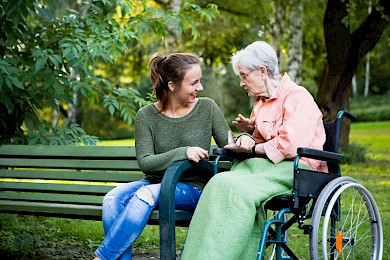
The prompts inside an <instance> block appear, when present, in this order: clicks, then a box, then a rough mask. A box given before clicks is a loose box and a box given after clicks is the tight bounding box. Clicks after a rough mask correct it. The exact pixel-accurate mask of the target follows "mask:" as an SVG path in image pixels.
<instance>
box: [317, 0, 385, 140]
mask: <svg viewBox="0 0 390 260" xmlns="http://www.w3.org/2000/svg"><path fill="white" fill-rule="evenodd" d="M348 4H349V1H343V0H328V4H327V8H326V11H325V17H324V33H325V42H326V47H327V61H328V63H327V65H326V67H325V69H324V72H323V75H322V78H321V82H320V87H319V91H318V94H317V102H318V105H319V107H320V109H321V111H322V112H323V114H324V120H325V121H329V120H331V119H334V118H335V117H336V115H337V112H338V111H339V110H341V109H349V98H350V94H351V82H352V77H353V75H354V74H355V72H356V69H357V66H358V64H359V62H360V61H361V59H362V58H363V57H364V56H365V55H366V54H367V53H368V52H369V51H370V50H371V49H372V48H373V47H374V46H375V44H376V43H377V42H378V41H379V39H380V36H381V34H382V32H383V31H384V29H385V27H386V26H387V25H388V24H389V21H388V20H387V19H386V17H385V16H387V17H389V15H390V1H388V0H380V2H379V5H381V8H382V10H383V13H380V12H379V11H378V8H375V9H373V11H372V12H371V14H369V15H368V16H367V17H366V19H365V20H364V21H363V23H362V24H361V25H360V26H359V28H358V29H356V31H354V32H353V33H350V27H349V21H348V19H347V18H348V11H347V5H348ZM383 15H385V16H383ZM345 121H348V120H345ZM348 143H349V123H348V122H347V123H346V124H345V125H344V126H343V129H342V133H341V138H340V146H341V147H346V146H347V145H348Z"/></svg>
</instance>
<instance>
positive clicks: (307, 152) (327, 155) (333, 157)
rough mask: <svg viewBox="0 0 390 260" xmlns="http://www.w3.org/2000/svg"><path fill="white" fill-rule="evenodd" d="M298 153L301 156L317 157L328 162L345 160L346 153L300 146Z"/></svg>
mask: <svg viewBox="0 0 390 260" xmlns="http://www.w3.org/2000/svg"><path fill="white" fill-rule="evenodd" d="M297 152H298V155H299V156H300V157H305V158H310V159H316V160H321V161H327V162H340V161H342V160H344V155H342V154H339V153H332V152H327V151H322V150H317V149H311V148H302V147H301V148H298V150H297Z"/></svg>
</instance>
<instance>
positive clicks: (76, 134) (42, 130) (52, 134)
mask: <svg viewBox="0 0 390 260" xmlns="http://www.w3.org/2000/svg"><path fill="white" fill-rule="evenodd" d="M97 142H99V139H98V138H97V137H96V136H90V135H88V134H86V132H85V131H84V129H82V128H81V127H80V126H79V125H78V124H68V121H67V120H65V121H64V124H63V126H62V127H59V126H53V125H52V124H50V123H48V122H46V121H42V122H41V125H39V128H38V131H37V132H30V133H28V134H27V135H25V136H23V138H19V137H17V138H15V140H14V143H15V144H31V145H36V144H42V145H81V144H82V145H96V143H97Z"/></svg>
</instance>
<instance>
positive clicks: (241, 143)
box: [224, 131, 256, 153]
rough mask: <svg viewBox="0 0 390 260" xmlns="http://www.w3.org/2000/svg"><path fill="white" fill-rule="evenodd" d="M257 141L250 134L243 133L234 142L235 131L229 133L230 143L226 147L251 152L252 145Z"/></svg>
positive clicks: (236, 150)
mask: <svg viewBox="0 0 390 260" xmlns="http://www.w3.org/2000/svg"><path fill="white" fill-rule="evenodd" d="M255 144H256V143H255V141H254V140H253V139H252V138H250V137H249V136H246V135H242V136H240V137H239V138H238V139H237V141H236V142H234V138H233V133H232V131H229V133H228V144H227V145H225V146H224V148H225V149H229V150H233V151H235V152H243V153H251V152H252V147H253V146H254V145H255Z"/></svg>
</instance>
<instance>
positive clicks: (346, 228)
mask: <svg viewBox="0 0 390 260" xmlns="http://www.w3.org/2000/svg"><path fill="white" fill-rule="evenodd" d="M311 225H312V227H313V230H312V233H311V235H310V255H311V259H328V258H329V259H373V260H376V259H382V254H383V230H382V223H381V219H380V215H379V210H378V207H377V205H376V203H375V200H374V199H373V197H372V195H371V194H370V192H369V191H368V190H367V189H366V188H365V187H364V186H363V185H361V184H360V183H359V182H358V181H356V180H355V179H353V178H350V177H340V178H337V179H335V180H333V181H331V182H329V183H328V185H326V186H325V188H324V189H323V190H322V192H321V194H320V196H319V197H318V199H317V202H316V204H315V206H314V210H313V215H312V220H311Z"/></svg>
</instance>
